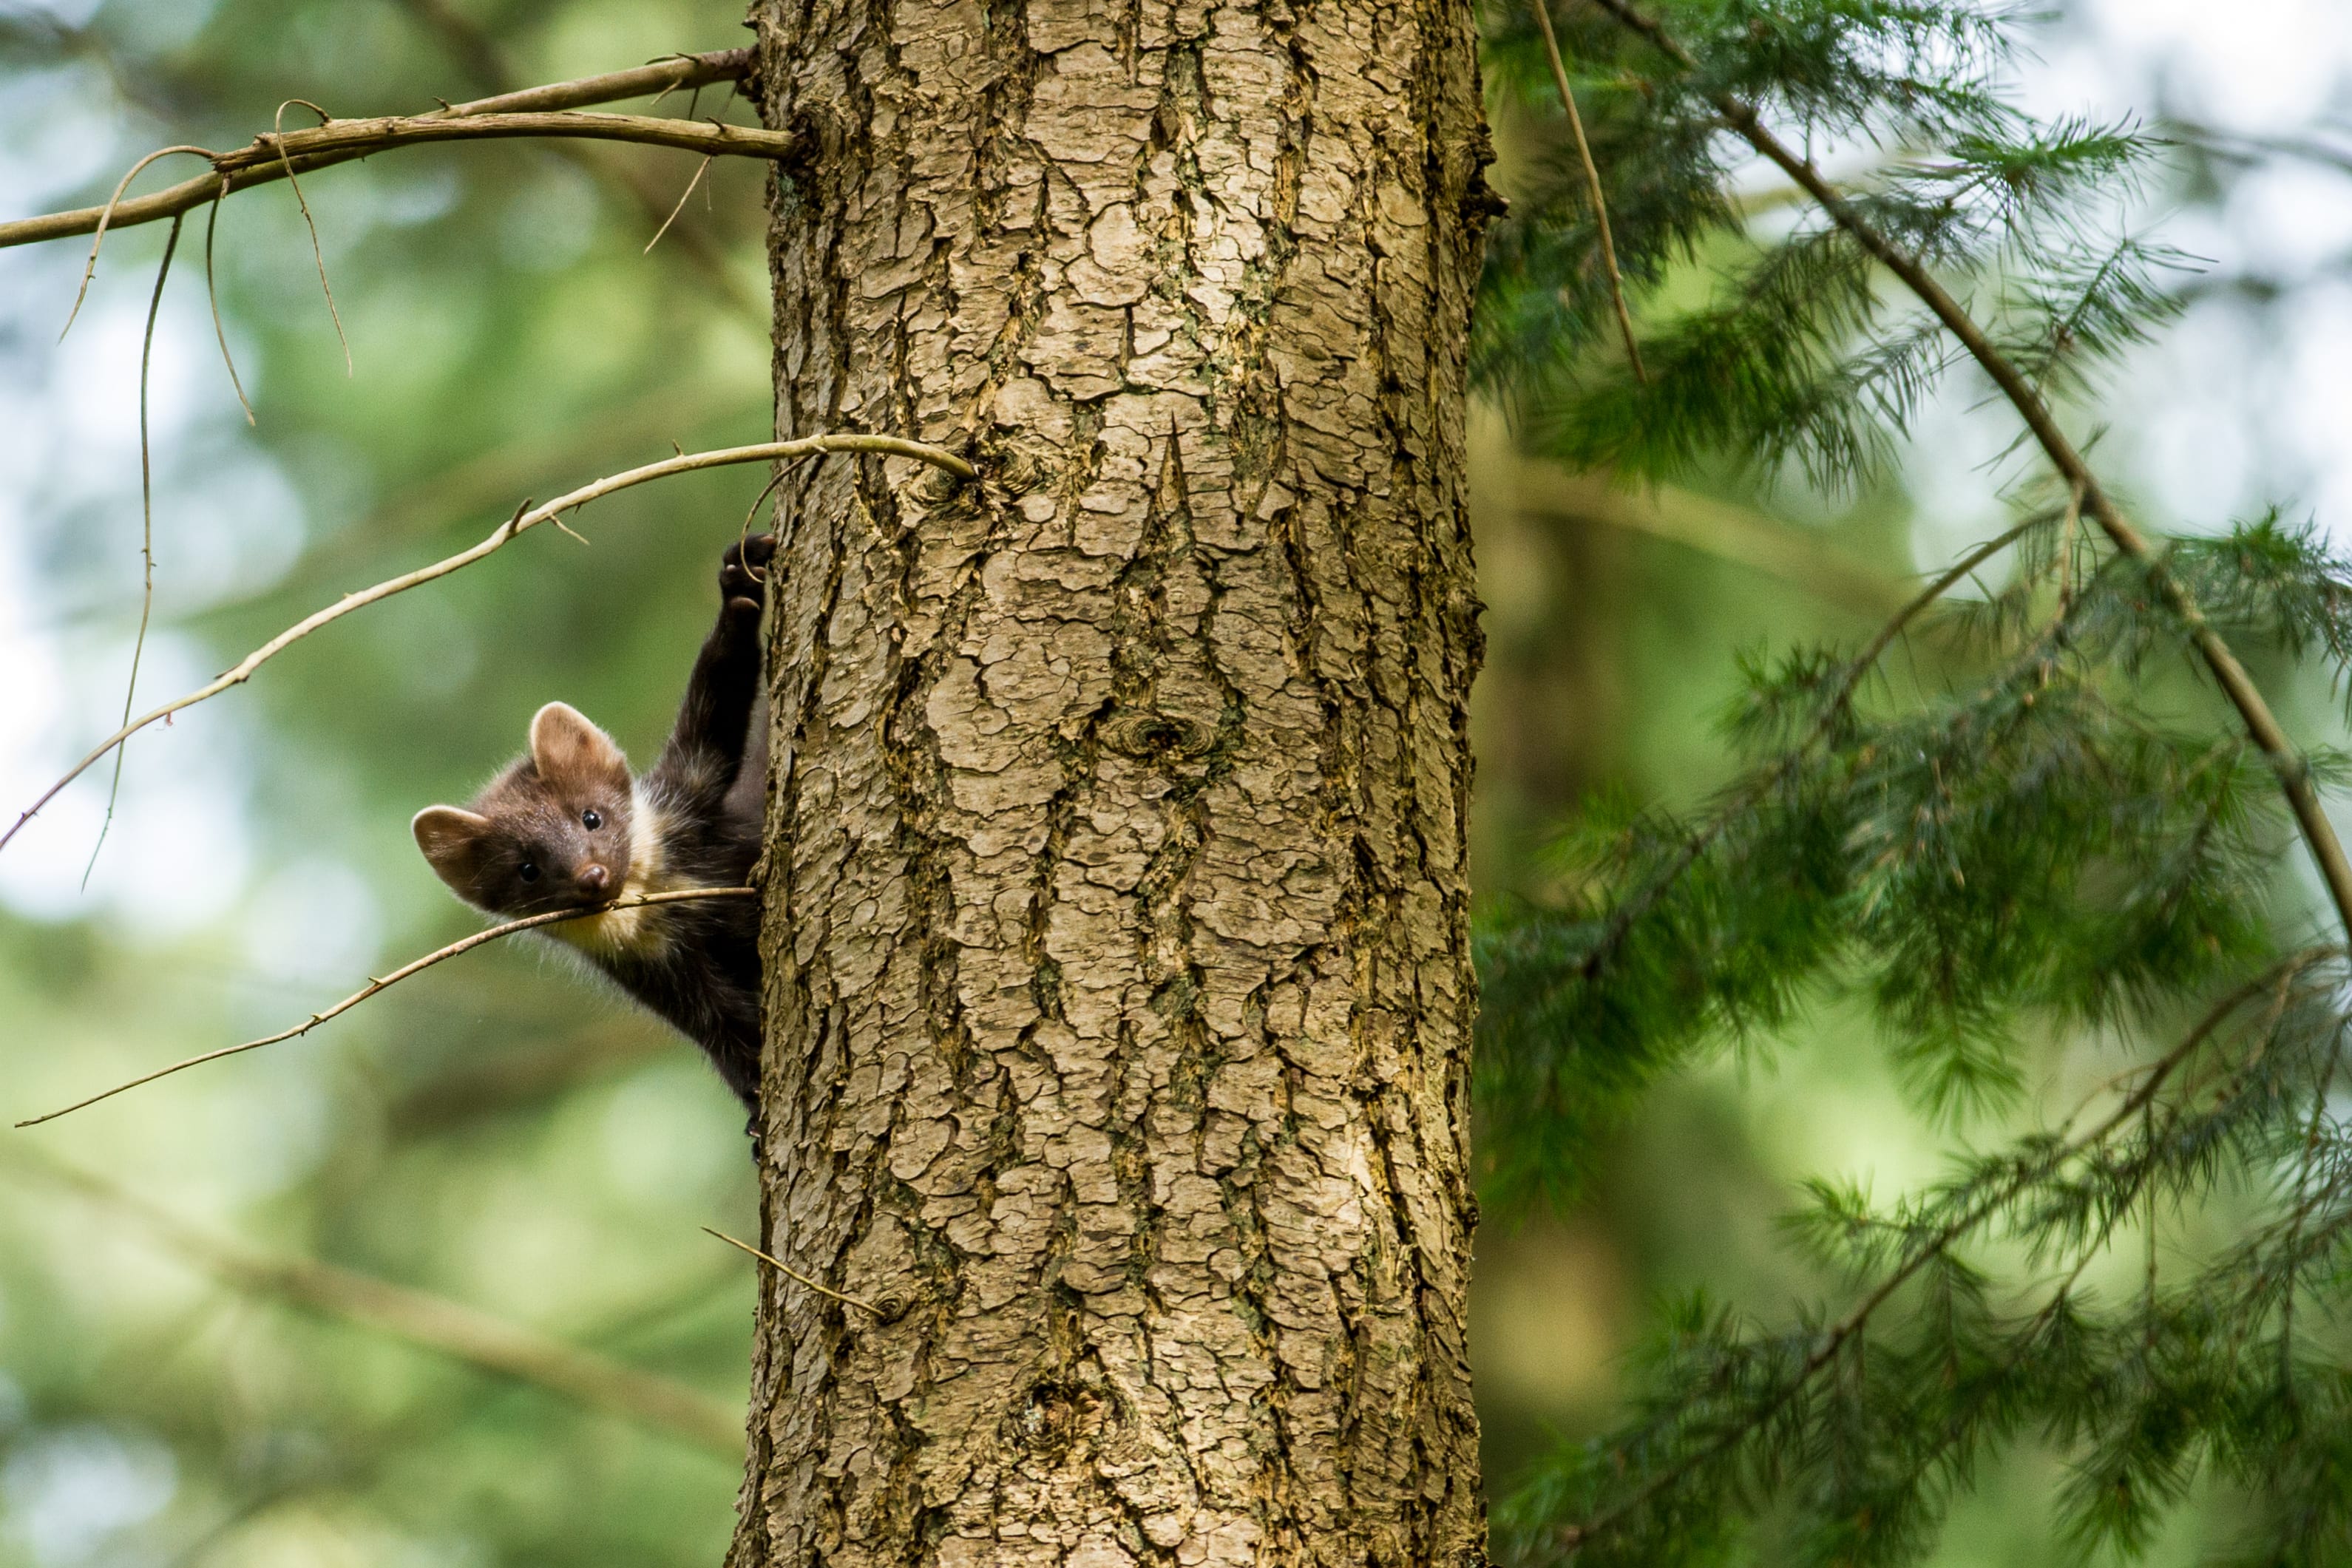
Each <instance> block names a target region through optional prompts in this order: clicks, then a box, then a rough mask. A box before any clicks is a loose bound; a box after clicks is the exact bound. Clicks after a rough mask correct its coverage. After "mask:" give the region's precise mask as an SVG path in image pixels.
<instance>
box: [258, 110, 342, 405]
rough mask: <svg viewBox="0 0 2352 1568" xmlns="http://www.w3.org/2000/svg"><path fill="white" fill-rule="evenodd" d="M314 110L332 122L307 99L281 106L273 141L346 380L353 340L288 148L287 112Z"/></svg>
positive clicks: (272, 127) (273, 125) (321, 120)
mask: <svg viewBox="0 0 2352 1568" xmlns="http://www.w3.org/2000/svg"><path fill="white" fill-rule="evenodd" d="M298 103H299V104H301V105H302V106H303V107H304V108H306V109H309V110H313V111H314V112H316V113H317V115H318V116H319V123H320V125H321V126H324V125H329V124H331V123H333V121H334V116H333V115H331V114H329V113H328V112H327V111H326V110H323V109H320V108H319V106H318V105H317V104H315V103H312V102H311V101H310V99H307V98H289V99H287V100H286V101H285V102H284V103H281V104H279V105H278V117H277V119H276V120H272V121H271V122H270V127H269V134H270V140H271V141H274V142H276V143H277V145H278V167H279V168H281V169H283V170H284V171H285V172H286V183H288V184H289V185H291V186H293V187H294V204H295V205H296V206H298V207H299V208H301V209H302V226H303V227H304V228H307V229H309V230H310V256H311V259H312V260H314V261H316V262H317V263H318V264H319V290H320V293H322V294H324V295H325V296H326V297H327V319H329V320H331V321H332V322H333V323H334V324H335V341H337V342H338V343H341V345H342V346H343V379H344V380H345V381H349V380H351V377H352V340H351V339H350V338H349V337H347V336H345V335H344V332H343V313H342V312H341V311H340V310H338V309H336V308H335V288H334V285H332V284H331V283H329V282H328V281H327V253H326V252H325V251H323V250H321V249H320V247H319V223H318V220H317V219H316V218H313V217H312V216H311V215H310V201H309V200H308V199H307V198H306V197H305V196H304V195H303V194H302V182H301V181H299V180H298V179H296V178H295V177H294V160H293V157H292V155H291V154H289V152H287V151H286V111H287V110H288V109H289V108H290V107H292V106H293V105H295V104H298Z"/></svg>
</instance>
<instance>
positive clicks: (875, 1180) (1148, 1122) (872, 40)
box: [731, 0, 1488, 1568]
mask: <svg viewBox="0 0 2352 1568" xmlns="http://www.w3.org/2000/svg"><path fill="white" fill-rule="evenodd" d="M755 19H756V20H757V22H758V23H759V25H760V27H761V50H762V65H761V79H760V91H759V95H758V99H759V101H760V103H761V106H762V114H763V116H764V117H765V119H766V120H767V121H768V123H770V124H771V125H774V126H778V127H789V128H791V129H792V130H793V131H794V133H795V134H796V135H797V136H798V137H800V138H801V139H802V140H803V141H804V142H805V143H806V144H807V145H808V146H809V147H810V148H811V149H812V153H811V156H810V157H809V158H808V159H806V160H805V161H803V162H801V163H799V164H797V165H795V166H794V167H793V170H792V171H791V174H790V178H789V181H788V182H787V181H781V180H780V182H779V183H778V184H777V186H776V195H777V205H776V223H775V226H774V230H773V236H772V275H773V280H774V284H775V288H776V300H777V340H776V377H777V394H778V404H777V421H778V426H779V428H780V429H781V430H784V431H792V430H795V429H801V428H807V427H813V426H815V425H818V424H820V423H822V424H824V426H825V427H827V428H840V429H856V428H861V427H869V426H883V425H887V426H889V427H890V428H894V429H899V430H904V431H907V432H908V433H911V434H920V435H922V436H923V437H925V438H927V439H931V440H937V441H944V442H949V443H954V444H961V445H963V446H965V447H967V448H968V449H970V450H971V451H972V452H973V453H974V455H975V456H976V458H977V459H978V460H980V461H981V463H982V466H983V469H984V470H985V472H986V474H987V476H988V477H987V480H986V482H985V483H983V484H982V485H980V486H967V487H966V488H964V489H963V490H961V491H958V492H954V493H952V494H950V493H949V492H947V491H945V490H943V489H942V488H940V487H939V486H928V485H926V484H925V483H923V482H920V481H919V480H918V479H916V478H915V476H912V475H911V474H910V473H909V472H908V471H906V470H905V469H904V468H903V466H902V465H897V464H895V463H869V464H866V465H863V466H861V467H860V468H858V469H857V470H856V472H855V473H849V472H845V471H844V470H840V469H835V470H829V471H825V472H822V473H810V474H803V475H794V476H791V478H790V479H789V480H788V482H787V483H786V485H785V486H783V488H782V494H781V497H780V500H779V514H780V527H781V528H782V534H783V538H784V543H783V545H782V547H781V548H780V550H779V555H778V563H779V570H780V573H782V575H781V577H780V580H779V585H778V590H777V604H778V611H777V616H776V626H775V630H774V633H773V634H774V636H775V639H776V641H775V643H774V649H775V658H774V662H773V668H774V671H775V674H774V684H775V692H774V702H773V705H772V715H773V722H774V724H775V727H776V728H775V734H774V741H773V747H772V750H773V753H774V756H775V758H776V762H775V778H774V784H775V789H776V790H777V792H778V793H777V798H776V800H774V802H773V805H772V812H771V822H770V830H771V831H770V843H769V845H768V852H767V856H766V860H765V862H764V863H765V866H766V872H767V877H768V880H767V882H766V883H765V884H764V885H765V887H766V889H767V906H766V907H767V915H766V919H767V925H766V937H765V940H766V941H767V944H768V951H769V955H770V972H771V982H770V996H769V1030H770V1040H769V1050H768V1053H767V1061H766V1074H767V1077H766V1083H765V1086H764V1098H765V1101H766V1110H765V1118H764V1136H763V1144H762V1151H763V1165H762V1189H763V1217H762V1225H763V1231H764V1238H765V1239H764V1244H765V1245H766V1247H767V1248H768V1249H770V1250H772V1252H774V1254H775V1255H776V1256H777V1257H779V1258H782V1259H785V1260H788V1261H790V1262H791V1263H792V1264H793V1267H794V1268H795V1269H799V1270H805V1271H806V1272H808V1273H809V1274H810V1275H811V1276H812V1277H813V1278H817V1279H822V1280H824V1281H827V1282H828V1283H831V1284H834V1285H835V1286H837V1287H838V1288H839V1289H841V1290H843V1291H847V1292H849V1293H851V1294H854V1295H858V1296H861V1297H863V1298H865V1299H866V1300H882V1299H884V1298H886V1297H887V1298H888V1299H890V1300H892V1301H894V1302H895V1303H898V1304H899V1305H900V1306H902V1307H903V1310H900V1311H896V1312H891V1313H888V1314H886V1315H885V1317H884V1319H883V1320H881V1321H877V1322H867V1321H863V1319H862V1316H860V1315H854V1314H851V1315H845V1314H844V1313H842V1312H839V1311H838V1310H837V1305H829V1304H828V1303H827V1302H825V1301H824V1299H823V1298H821V1297H818V1296H816V1295H815V1293H814V1292H813V1291H806V1290H805V1289H803V1288H800V1287H797V1286H796V1285H795V1284H794V1283H793V1281H790V1280H784V1279H780V1280H776V1281H769V1282H768V1283H767V1285H766V1287H765V1288H766V1291H767V1292H768V1293H767V1299H766V1300H764V1301H763V1302H762V1312H761V1333H760V1337H759V1340H758V1343H757V1347H756V1350H755V1357H754V1369H753V1388H752V1425H753V1443H752V1448H751V1471H750V1473H749V1474H747V1476H746V1479H745V1485H744V1490H743V1494H742V1521H741V1526H740V1531H739V1533H738V1537H737V1540H736V1543H735V1547H734V1552H733V1554H732V1559H731V1561H732V1562H733V1563H735V1564H737V1565H738V1568H751V1565H753V1564H770V1563H773V1564H778V1565H782V1564H787V1563H789V1564H795V1565H797V1564H803V1563H811V1562H814V1561H816V1560H818V1559H823V1560H824V1561H827V1562H839V1563H861V1564H863V1563H873V1564H877V1565H879V1564H884V1563H887V1564H890V1565H891V1568H899V1565H902V1564H914V1563H922V1564H929V1563H940V1564H943V1565H947V1568H966V1565H970V1568H977V1565H979V1564H981V1563H988V1564H991V1565H994V1564H998V1563H1039V1564H1043V1563H1055V1564H1063V1563H1067V1564H1069V1565H1070V1568H1139V1565H1141V1564H1146V1563H1150V1564H1154V1565H1164V1568H1213V1565H1216V1564H1223V1563H1244V1562H1255V1561H1258V1560H1260V1559H1265V1560H1267V1561H1278V1562H1286V1563H1287V1562H1299V1563H1308V1562H1312V1563H1324V1562H1328V1563H1349V1564H1351V1565H1352V1564H1391V1563H1394V1564H1419V1563H1444V1564H1447V1565H1448V1568H1451V1565H1453V1564H1455V1563H1461V1562H1465V1561H1470V1560H1475V1558H1477V1557H1478V1556H1479V1555H1480V1554H1481V1550H1482V1544H1483V1538H1484V1528H1483V1516H1482V1513H1481V1509H1480V1504H1479V1501H1478V1496H1477V1479H1476V1477H1477V1472H1476V1427H1475V1420H1474V1418H1473V1416H1472V1414H1471V1409H1470V1404H1469V1390H1468V1380H1467V1372H1466V1367H1465V1354H1464V1345H1463V1336H1462V1323H1461V1317H1462V1297H1463V1288H1464V1280H1465V1273H1466V1269H1467V1264H1468V1247H1469V1233H1470V1223H1471V1206H1470V1201H1469V1192H1468V1186H1467V1176H1466V1168H1467V1166H1466V1152H1465V1147H1464V1133H1465V1122H1464V1105H1463V1103H1462V1097H1461V1085H1462V1083H1463V1082H1464V1073H1465V1062H1466V1055H1467V1049H1468V1040H1469V1025H1470V1017H1471V1009H1472V1006H1473V998H1472V987H1471V983H1470V976H1469V967H1468V956H1467V951H1468V950H1467V903H1466V897H1467V895H1466V890H1465V887H1464V885H1463V869H1464V868H1463V863H1462V861H1463V856H1462V824H1463V802H1464V800H1465V793H1464V792H1465V789H1466V787H1467V777H1468V759H1467V752H1466V731H1465V702H1466V697H1467V693H1468V686H1469V682H1470V678H1471V675H1472V673H1473V672H1474V670H1475V665H1476V661H1477V652H1478V651H1477V639H1476V629H1475V600H1474V597H1473V590H1472V583H1471V578H1470V562H1469V553H1468V541H1467V538H1466V531H1465V515H1464V503H1463V484H1462V435H1461V419H1462V409H1461V396H1462V388H1463V376H1462V339H1463V330H1462V329H1463V326H1464V323H1465V318H1466V314H1467V308H1468V301H1469V294H1470V288H1471V286H1472V284H1473V282H1474V280H1475V273H1476V266H1477V234H1476V226H1477V224H1478V222H1479V221H1480V215H1481V214H1483V213H1484V212H1485V211H1486V206H1487V204H1488V198H1487V197H1486V195H1485V193H1484V187H1483V184H1482V183H1481V179H1480V172H1479V171H1480V165H1481V163H1482V162H1483V149H1484V146H1485V141H1484V132H1483V131H1482V129H1481V128H1480V126H1479V123H1478V119H1477V115H1478V106H1477V94H1476V78H1475V40H1474V37H1473V34H1472V29H1471V25H1470V18H1469V15H1468V12H1467V10H1466V8H1463V7H1459V6H1457V5H1444V4H1437V3H1434V0H1431V3H1421V4H1406V5H1375V4H1370V3H1368V0H1312V3H1311V4H1305V5H1297V4H1287V5H1286V4H1280V3H1276V4H1270V5H1264V6H1260V7H1257V8H1255V9H1250V8H1244V7H1240V6H1235V5H1225V6H1215V5H1197V4H1193V5H1186V4H1179V5H1146V4H1141V3H1139V0H948V3H946V4H943V5H925V6H914V5H905V4H900V3H898V0H804V3H803V4H801V5H795V6H793V8H792V9H791V11H790V13H789V14H787V13H786V11H785V9H784V8H783V7H782V5H781V4H762V5H760V6H759V7H757V8H756V9H755Z"/></svg>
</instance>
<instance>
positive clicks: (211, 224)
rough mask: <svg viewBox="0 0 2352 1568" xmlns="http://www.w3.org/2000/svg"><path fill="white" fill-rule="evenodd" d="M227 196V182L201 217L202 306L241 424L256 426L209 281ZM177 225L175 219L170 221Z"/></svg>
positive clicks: (216, 292) (216, 290)
mask: <svg viewBox="0 0 2352 1568" xmlns="http://www.w3.org/2000/svg"><path fill="white" fill-rule="evenodd" d="M227 194H228V183H227V182H226V181H223V182H222V183H221V188H220V189H219V190H217V191H215V192H214V193H213V200H212V206H211V208H210V210H209V211H208V212H207V213H206V214H205V304H206V305H208V306H210V307H211V308H212V312H213V336H214V338H215V339H216V340H219V343H220V351H221V363H222V364H224V365H226V366H227V367H228V384H229V385H230V386H232V387H235V388H236V405H237V407H239V408H241V409H243V410H245V423H247V425H248V426H251V425H253V424H256V423H258V421H257V420H256V419H255V418H254V417H253V400H252V399H251V398H248V397H247V396H246V395H245V382H243V381H242V380H241V379H240V378H239V377H238V375H237V373H236V356H235V355H234V354H231V353H230V352H229V351H228V329H227V328H226V327H224V326H222V325H221V313H220V290H219V288H217V287H215V285H214V281H213V231H214V230H215V229H217V228H218V227H219V226H220V204H221V200H222V198H224V197H225V196H226V195H227ZM177 221H178V220H177V219H174V220H173V222H175V223H176V222H177Z"/></svg>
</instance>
